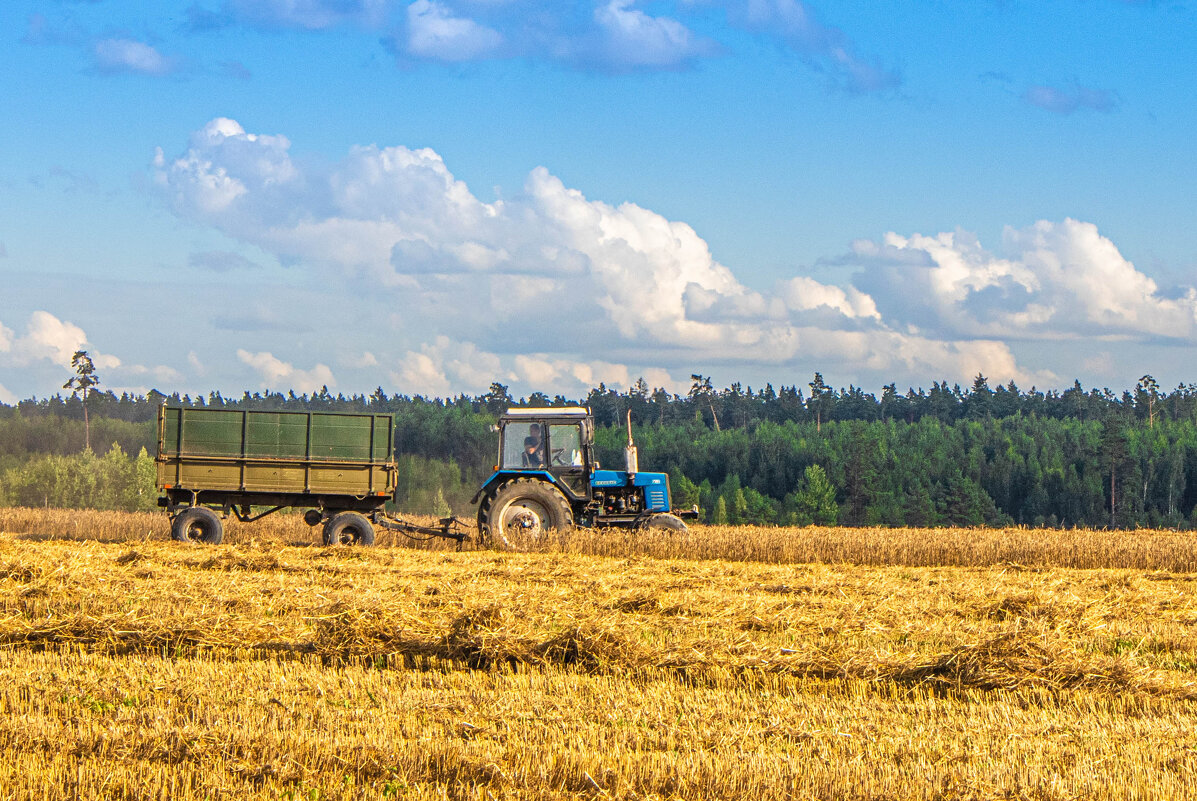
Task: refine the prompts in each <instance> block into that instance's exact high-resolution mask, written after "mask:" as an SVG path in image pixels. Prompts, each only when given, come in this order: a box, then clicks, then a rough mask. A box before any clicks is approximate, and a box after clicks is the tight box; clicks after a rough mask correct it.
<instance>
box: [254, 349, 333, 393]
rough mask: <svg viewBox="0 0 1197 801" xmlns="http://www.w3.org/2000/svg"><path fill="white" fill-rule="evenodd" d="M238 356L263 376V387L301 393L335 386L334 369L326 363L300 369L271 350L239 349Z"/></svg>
mask: <svg viewBox="0 0 1197 801" xmlns="http://www.w3.org/2000/svg"><path fill="white" fill-rule="evenodd" d="M237 358H238V359H239V360H240V361H241V363H242V364H246V365H249V366H250V367H252V368H253V369H254V370H256V371H257V372H258V375H259V376H261V387H262V389H270V390H275V391H282V390H295V391H296V392H300V393H311V392H319V391H320V388H321V387H329V388H330V389H331V388H332V387H335V386H336V385H337V382H336V379H334V378H333V374H332V370H330V369H329V368H328V366H327V365H324V364H316V366H314V367H313V368H312V369H310V370H300V369H298V368H296V367H295V365H294V364H292V363H291V362H285V361H283V360H282V359H279V358H278V357H276V356H275V355H274V354H273V353H270V352H269V351H260V352H258V353H251V352H250V351H247V350H244V349H242V348H238V349H237Z"/></svg>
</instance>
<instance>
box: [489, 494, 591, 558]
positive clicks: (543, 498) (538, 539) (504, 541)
mask: <svg viewBox="0 0 1197 801" xmlns="http://www.w3.org/2000/svg"><path fill="white" fill-rule="evenodd" d="M478 522H479V523H481V524H482V530H483V532H484V533H485V534H486V535H487V536H488V537H489V539H490V542H491V544H492V545H494V546H495V547H498V548H503V549H505V550H516V551H518V550H525V549H532V548H536V547H537V546H538V545H541V544H543V543H545V542H547V541H548V538H549V536H550V533H551V532H553V531H557V532H559V533H562V534H564V533H566V532H568V531H569V530H570V529H572V528H573V527H574V515H573V512H572V511H570V508H569V502H568V501H566V500H565V496H564V495H562V494H561V493H560V492H559V491H558V490H557V488H556V487H554V486H553V485H552V484H548V483H546V482H544V481H538V480H536V479H527V478H520V479H516V480H515V481H511V482H508V483H507V484H504V485H503V486H502V487H500V488H499V491H498V492H496V493H495V494H494V496H492V497H490V498H488V499H487V500H485V501H483V508H481V509H479V514H478Z"/></svg>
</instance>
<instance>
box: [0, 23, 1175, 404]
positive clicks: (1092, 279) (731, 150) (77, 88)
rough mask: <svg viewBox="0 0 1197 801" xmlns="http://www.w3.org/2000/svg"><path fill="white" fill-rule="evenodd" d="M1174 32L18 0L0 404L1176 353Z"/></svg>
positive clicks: (999, 375)
mask: <svg viewBox="0 0 1197 801" xmlns="http://www.w3.org/2000/svg"><path fill="white" fill-rule="evenodd" d="M1195 23H1197V12H1195V10H1194V7H1193V5H1192V4H1191V3H1189V2H1180V1H1179V0H1177V1H1176V2H1168V1H1167V0H1160V1H1159V2H1149V1H1147V2H1129V1H1127V0H1041V2H1029V1H1023V0H976V2H969V1H967V0H964V1H960V0H957V2H946V0H936V1H932V0H914V1H912V0H907V2H877V3H868V4H858V3H853V4H846V3H830V2H819V1H818V0H812V2H800V1H799V0H726V2H719V1H718V0H677V1H676V2H633V0H597V1H596V2H582V3H575V4H565V3H551V2H543V0H414V2H412V1H411V0H194V2H193V1H192V0H182V1H181V2H161V3H154V4H143V3H133V2H123V1H118V0H90V1H86V0H79V1H78V2H68V1H66V0H59V1H58V2H47V1H46V0H40V1H35V0H11V1H10V2H8V3H5V4H3V5H2V6H0V36H2V41H3V44H2V46H0V86H3V87H4V91H3V93H2V94H0V98H2V100H0V102H2V103H3V104H4V115H3V117H4V122H3V123H2V125H3V132H4V133H3V137H4V147H3V148H0V400H3V401H6V402H12V401H13V400H15V399H17V398H22V397H28V396H30V395H38V396H45V395H47V394H51V393H53V392H55V391H58V388H59V387H60V386H61V384H62V383H63V382H64V381H65V380H66V377H67V376H68V375H69V370H68V368H67V366H66V365H67V363H69V359H70V354H71V353H73V351H74V350H75V349H77V348H86V349H88V350H89V351H90V352H91V353H92V354H93V356H96V357H97V364H98V366H99V368H100V370H99V372H100V376H101V378H102V379H103V382H104V385H105V386H107V387H110V388H113V389H115V390H118V391H120V390H131V391H137V392H144V391H145V390H147V389H149V388H158V389H161V390H164V391H172V390H178V391H181V392H192V393H194V392H207V391H208V390H210V389H218V390H221V391H223V392H226V393H227V392H238V393H239V392H240V391H241V390H243V389H251V390H261V389H276V390H283V391H285V390H288V389H295V390H296V391H312V390H314V389H317V388H319V387H320V386H321V385H324V384H327V385H328V386H329V387H330V389H332V390H333V391H334V392H338V391H340V392H345V393H347V394H348V393H353V392H369V391H371V390H373V388H374V387H376V386H380V385H381V386H382V387H383V388H384V389H385V390H387V391H388V392H402V393H406V394H415V393H423V394H433V395H452V394H456V393H459V392H467V393H475V392H479V391H482V390H484V389H485V388H486V386H487V385H488V384H489V383H490V382H491V381H494V380H498V381H501V382H503V383H505V384H508V385H510V386H511V387H512V389H513V390H514V391H515V392H516V393H517V394H523V393H527V392H530V391H533V390H542V391H546V392H550V393H553V392H562V393H564V394H566V395H573V396H576V395H578V394H584V392H585V390H586V388H587V387H589V386H591V385H593V384H597V383H598V382H599V381H604V382H606V383H607V384H609V385H611V384H613V385H617V386H626V385H628V384H629V383H630V382H632V381H634V380H635V379H636V378H638V377H640V376H644V377H645V378H646V380H647V381H648V382H649V383H650V384H652V385H654V386H665V387H667V388H669V389H671V390H684V389H685V388H686V387H687V386H688V384H689V376H690V374H691V373H695V372H698V373H702V374H704V375H711V376H712V378H713V379H714V381H715V383H716V384H718V385H726V384H727V383H730V382H732V381H740V382H742V383H745V384H750V385H753V386H762V385H763V384H764V383H765V382H772V383H773V384H774V385H775V386H777V385H779V384H794V383H796V384H798V385H800V386H804V385H805V383H806V382H807V381H809V380H810V377H811V374H812V373H813V372H814V371H815V370H819V371H821V372H822V373H823V374H824V376H825V377H826V379H827V380H828V382H829V383H833V384H835V385H837V386H846V385H847V384H849V383H855V384H857V385H863V386H865V387H866V388H869V389H877V388H879V387H880V386H881V384H883V383H888V382H890V381H896V382H897V383H898V384H899V386H900V387H901V388H905V387H906V386H910V385H914V386H920V385H921V386H929V385H930V383H931V382H932V381H935V380H943V379H947V380H949V381H953V382H955V381H959V382H961V383H967V382H969V381H970V380H971V377H972V376H973V375H975V374H976V373H978V372H982V373H984V374H985V375H987V376H988V377H989V378H990V380H991V382H998V381H1000V382H1003V383H1005V382H1006V381H1009V380H1011V379H1013V380H1015V381H1017V382H1018V384H1019V385H1020V386H1022V387H1024V388H1028V387H1029V386H1031V385H1037V386H1038V387H1039V388H1041V389H1042V388H1048V387H1063V386H1068V385H1071V383H1072V380H1073V379H1074V378H1079V379H1080V380H1081V381H1082V382H1083V383H1084V384H1085V385H1086V386H1091V385H1097V386H1111V387H1114V388H1117V389H1121V388H1124V387H1128V386H1131V385H1133V384H1134V382H1135V381H1136V380H1137V379H1138V378H1139V377H1140V376H1141V375H1143V374H1144V373H1152V374H1153V375H1155V376H1156V378H1158V379H1159V380H1160V382H1161V384H1163V385H1165V386H1175V385H1176V384H1177V383H1178V382H1186V383H1187V382H1190V381H1197V375H1195V374H1194V372H1193V370H1192V369H1191V368H1190V365H1191V364H1193V362H1194V358H1193V357H1194V356H1197V288H1195V287H1197V240H1195V239H1194V237H1193V236H1192V232H1193V229H1194V228H1195V227H1197V226H1195V225H1194V223H1195V222H1197V220H1195V219H1194V216H1195V208H1197V207H1195V206H1194V203H1193V200H1192V196H1193V187H1194V186H1197V158H1195V156H1194V147H1193V144H1192V141H1193V133H1192V132H1193V131H1194V130H1195V129H1197V125H1195V123H1197V119H1195V117H1197V104H1194V103H1193V101H1192V98H1193V97H1194V96H1197V91H1195V90H1197V25H1195Z"/></svg>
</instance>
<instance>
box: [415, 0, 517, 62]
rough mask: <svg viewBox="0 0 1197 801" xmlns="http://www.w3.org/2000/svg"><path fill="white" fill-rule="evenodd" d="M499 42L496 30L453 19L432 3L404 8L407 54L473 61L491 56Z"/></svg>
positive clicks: (421, 0) (420, 1) (423, 0)
mask: <svg viewBox="0 0 1197 801" xmlns="http://www.w3.org/2000/svg"><path fill="white" fill-rule="evenodd" d="M502 43H503V36H502V35H501V34H500V33H499V32H498V31H496V30H494V29H492V28H488V27H486V26H485V25H480V24H479V23H477V22H475V21H474V20H472V19H469V18H467V17H460V16H454V15H453V13H452V12H451V11H450V10H449V9H448V8H446V7H445V6H444V5H442V4H441V3H437V2H434V0H416V1H415V2H414V3H412V4H411V5H409V6H408V7H407V52H408V54H409V55H412V56H415V57H417V58H428V59H433V60H436V61H473V60H475V59H478V58H485V57H487V56H489V55H492V54H493V53H495V51H496V50H497V49H498V48H499V46H500V45H501V44H502Z"/></svg>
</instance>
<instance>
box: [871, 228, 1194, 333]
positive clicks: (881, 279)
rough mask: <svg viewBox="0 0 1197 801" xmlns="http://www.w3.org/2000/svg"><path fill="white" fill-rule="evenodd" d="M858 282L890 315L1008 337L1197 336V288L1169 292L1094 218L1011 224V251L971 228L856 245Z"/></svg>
mask: <svg viewBox="0 0 1197 801" xmlns="http://www.w3.org/2000/svg"><path fill="white" fill-rule="evenodd" d="M854 255H855V257H856V260H857V262H858V264H859V265H860V266H861V267H862V272H860V273H859V274H858V275H857V277H856V279H855V283H856V284H857V285H858V286H859V287H860V288H861V289H863V290H864V291H866V292H868V293H869V294H870V296H871V297H873V298H875V299H876V300H877V303H878V304H879V309H880V312H881V313H882V314H883V315H884V316H885V319H886V320H887V321H889V322H890V323H891V324H896V325H906V326H911V327H917V328H923V329H928V330H934V331H937V332H939V333H940V334H942V335H946V336H963V337H982V336H984V337H996V338H1002V339H1015V338H1031V337H1034V338H1036V339H1075V338H1080V337H1095V336H1103V337H1140V338H1141V337H1152V338H1162V339H1173V340H1192V339H1193V338H1194V336H1197V289H1194V288H1192V287H1189V288H1188V289H1186V290H1184V291H1183V292H1182V293H1180V295H1179V296H1178V297H1166V296H1164V295H1163V294H1161V292H1160V290H1159V287H1158V286H1157V285H1156V283H1155V281H1154V280H1152V279H1151V278H1150V277H1149V276H1147V275H1146V274H1144V273H1142V272H1140V271H1139V270H1138V269H1136V268H1135V266H1134V264H1132V263H1131V262H1129V261H1127V260H1126V259H1125V258H1123V256H1122V254H1121V253H1119V251H1118V248H1117V247H1116V246H1115V245H1114V243H1113V242H1111V241H1110V240H1109V239H1107V238H1105V237H1103V236H1101V234H1100V233H1098V230H1097V226H1095V225H1093V224H1092V223H1086V222H1080V221H1077V220H1072V219H1066V220H1064V221H1063V222H1050V221H1046V220H1042V221H1040V222H1037V223H1035V224H1034V225H1031V226H1028V227H1026V228H1022V229H1015V228H1010V227H1008V228H1006V229H1005V232H1004V234H1003V237H1002V252H1001V253H1000V254H994V253H991V252H989V251H988V250H986V249H985V248H983V247H982V245H981V243H980V242H979V241H978V240H977V238H976V237H975V236H973V235H972V234H969V233H967V232H963V231H956V232H953V233H941V234H938V235H936V236H923V235H919V234H916V235H914V236H910V237H904V236H900V235H898V234H894V233H890V234H888V235H887V236H886V237H885V238H884V239H883V240H882V241H881V242H880V243H878V242H869V241H862V242H858V243H856V244H855V246H854Z"/></svg>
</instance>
